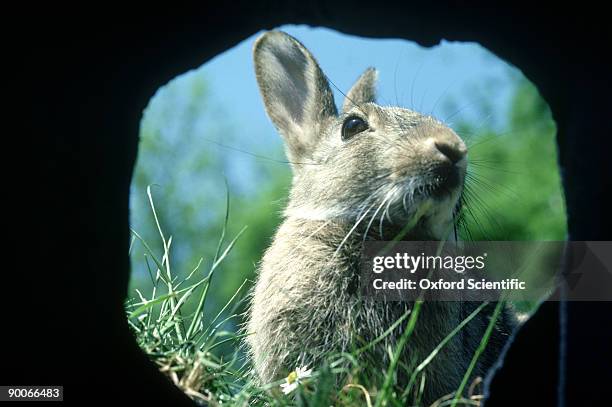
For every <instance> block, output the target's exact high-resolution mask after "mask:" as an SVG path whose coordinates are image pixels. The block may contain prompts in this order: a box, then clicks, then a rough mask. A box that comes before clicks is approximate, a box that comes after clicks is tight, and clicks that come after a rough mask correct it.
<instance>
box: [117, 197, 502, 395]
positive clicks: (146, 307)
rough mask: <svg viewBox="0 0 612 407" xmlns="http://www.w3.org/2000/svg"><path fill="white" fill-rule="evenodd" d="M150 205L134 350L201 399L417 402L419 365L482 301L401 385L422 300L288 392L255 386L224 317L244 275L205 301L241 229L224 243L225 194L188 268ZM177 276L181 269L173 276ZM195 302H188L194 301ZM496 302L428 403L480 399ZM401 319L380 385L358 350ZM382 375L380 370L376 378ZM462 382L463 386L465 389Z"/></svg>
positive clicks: (236, 317) (421, 381) (134, 308)
mask: <svg viewBox="0 0 612 407" xmlns="http://www.w3.org/2000/svg"><path fill="white" fill-rule="evenodd" d="M147 195H148V198H149V204H150V207H151V211H152V214H153V218H154V220H155V224H156V226H157V232H158V234H159V238H160V240H161V244H162V248H163V249H162V253H155V252H154V250H153V249H152V247H151V245H150V244H149V242H147V241H145V240H144V239H143V238H142V237H141V236H140V235H139V234H138V233H137V232H136V231H132V234H133V241H132V243H133V244H134V243H136V242H138V243H140V244H142V246H143V248H144V251H145V256H144V261H145V263H146V266H147V269H148V271H149V276H150V279H151V283H152V287H153V288H152V290H151V292H150V293H149V294H148V295H145V294H143V293H142V292H140V291H139V290H135V292H134V293H135V295H134V297H132V298H130V299H128V301H127V302H126V312H127V318H128V321H129V324H130V327H131V328H132V330H133V333H134V335H135V337H136V340H137V342H138V344H139V346H140V347H141V349H142V350H143V351H144V352H145V353H146V354H147V355H148V356H149V357H150V358H151V360H152V361H153V362H154V363H155V364H156V365H157V366H158V368H159V370H160V372H162V373H163V374H165V375H166V376H167V377H168V379H169V380H171V381H172V382H173V383H174V384H175V385H176V386H178V387H179V388H181V389H182V390H183V391H184V392H185V393H186V394H187V395H188V396H189V397H191V398H192V399H193V400H194V401H195V402H196V403H197V404H200V405H211V406H219V405H228V406H264V405H265V406H315V407H318V406H326V407H327V406H330V405H334V406H362V405H363V406H368V407H370V406H377V407H378V406H406V405H420V398H421V395H422V393H423V390H424V388H425V386H426V376H425V368H426V367H427V365H428V364H429V363H430V362H431V361H432V360H433V359H434V358H435V357H436V355H437V354H438V353H439V352H440V351H441V350H442V349H443V348H444V346H445V345H446V344H447V343H448V342H449V341H450V340H451V339H452V338H453V337H454V336H455V335H456V334H457V333H458V332H459V331H460V330H461V329H462V328H463V327H464V326H465V325H466V324H467V323H468V322H469V321H470V320H471V319H473V318H474V317H475V316H476V315H477V314H478V312H480V311H481V310H482V309H483V308H484V307H485V306H486V305H487V303H483V304H482V305H481V306H480V307H478V308H477V309H476V310H475V311H474V312H473V313H472V314H471V315H470V316H468V317H467V318H466V320H465V321H463V322H462V323H461V324H459V325H458V326H457V327H456V328H455V329H454V330H453V331H452V332H450V333H449V334H448V335H447V337H446V338H444V340H443V341H442V342H440V344H439V345H438V346H437V347H436V348H435V349H434V350H433V351H432V353H431V354H430V355H429V356H428V357H426V358H425V359H424V360H422V361H420V363H419V364H418V365H416V367H413V368H412V370H411V371H409V372H408V376H407V377H409V378H410V380H409V383H408V386H406V387H405V388H400V387H399V385H398V383H397V377H398V372H399V369H407V367H406V365H405V364H403V363H401V361H400V355H401V354H402V349H403V348H404V347H405V346H407V345H408V344H409V341H410V338H411V335H412V332H413V330H414V327H415V326H416V324H417V322H418V316H419V310H420V308H421V305H422V301H417V302H416V303H415V306H414V307H413V308H412V309H411V310H410V311H409V312H407V313H406V314H404V315H403V316H402V317H401V318H400V319H399V320H398V321H396V322H395V323H394V324H392V325H391V326H390V327H389V328H388V329H387V331H386V332H385V333H383V335H381V336H380V337H379V338H376V339H375V340H373V341H372V342H370V343H368V344H366V345H364V346H362V347H361V348H358V349H354V350H353V351H352V352H349V353H340V354H333V355H329V356H328V358H327V359H326V360H325V361H324V362H323V363H321V365H320V366H311V367H312V368H314V369H313V373H312V375H311V376H310V377H308V378H307V379H305V380H304V381H303V382H302V383H301V384H300V385H299V386H298V387H297V389H296V390H295V391H293V392H292V393H290V394H288V395H285V394H283V393H282V392H281V391H280V384H282V383H284V382H285V380H280V381H278V382H274V383H268V384H265V385H261V384H258V383H256V382H255V381H254V380H253V377H252V375H251V373H250V372H251V367H250V363H249V361H248V359H247V358H245V356H244V354H243V353H242V352H241V343H242V340H243V339H244V336H245V335H246V334H241V333H236V330H235V329H225V327H226V326H227V325H228V324H230V323H231V322H233V323H234V325H237V324H239V323H240V314H239V311H238V310H239V309H240V306H241V305H242V304H243V300H244V299H245V297H246V292H245V291H246V290H245V288H246V286H247V281H244V282H243V283H242V285H241V286H240V288H239V289H238V290H237V291H236V292H235V293H234V294H233V296H232V297H231V298H229V299H228V301H227V302H226V303H225V304H223V305H221V306H219V307H217V308H218V309H213V308H212V307H211V306H210V304H209V302H210V301H207V298H208V294H209V292H210V290H211V287H212V288H213V289H214V286H213V282H214V280H213V277H214V275H215V272H216V271H217V270H218V269H219V266H220V265H221V264H222V263H223V261H224V260H225V259H227V257H228V256H229V255H230V253H231V251H232V248H233V247H234V245H235V243H236V241H237V240H238V239H239V238H240V235H241V234H242V232H243V231H244V229H242V231H241V232H239V233H238V234H237V235H236V236H234V237H233V238H232V239H231V240H229V241H227V242H226V236H225V235H226V230H227V222H228V213H229V195H228V198H227V202H226V216H225V222H224V228H223V231H222V233H221V237H220V239H219V242H218V245H217V250H216V254H215V256H214V259H213V261H212V265H211V266H210V267H209V268H208V269H207V270H203V269H202V267H201V266H202V263H203V261H202V259H200V261H199V262H198V263H197V264H196V265H195V266H194V268H193V269H191V270H190V271H189V272H188V273H176V272H175V271H174V270H173V269H172V267H171V266H172V261H171V247H172V236H170V237H168V238H166V236H165V234H164V232H163V230H162V227H161V224H160V221H159V218H158V215H157V212H156V210H155V205H154V202H153V197H152V195H151V189H150V187H149V188H147ZM179 275H186V277H184V278H179V277H178V276H179ZM194 305H195V306H194ZM502 307H503V302H499V303H498V305H497V307H496V308H495V312H494V314H493V317H492V318H491V323H490V324H489V326H488V328H487V330H486V333H485V335H484V336H483V338H482V341H481V343H480V346H479V347H478V349H477V350H476V352H475V354H474V356H473V358H472V361H471V363H470V366H469V368H468V370H467V371H466V372H465V375H464V377H463V381H462V382H461V386H460V387H459V389H457V391H456V392H455V393H452V394H449V395H446V396H445V397H443V398H441V399H440V400H438V401H436V402H435V403H434V404H433V405H435V406H438V407H441V406H447V405H450V406H457V405H471V406H473V405H476V406H477V405H479V404H480V399H481V396H480V395H478V394H474V393H475V388H476V385H475V383H473V384H472V385H471V386H469V387H468V386H467V385H468V381H469V378H470V377H471V375H472V370H473V368H474V366H475V365H476V363H477V361H478V358H479V356H480V354H481V353H482V351H483V350H484V348H485V347H486V345H487V342H488V340H489V337H490V335H491V332H492V329H493V325H494V324H495V321H496V318H497V316H498V315H499V313H500V312H501V309H502ZM403 322H406V325H405V326H406V328H405V330H404V332H402V334H401V336H400V339H399V341H398V343H397V345H396V348H395V349H389V354H390V363H389V366H388V368H387V370H386V372H384V373H383V372H378V373H377V374H378V376H379V377H378V379H382V380H378V381H377V382H378V383H382V385H381V386H380V388H377V385H376V384H375V383H374V382H373V381H372V380H371V377H372V376H371V374H372V372H371V371H369V369H368V366H365V365H364V360H363V358H360V355H361V354H363V353H364V352H366V351H367V350H369V349H371V348H372V347H373V346H374V345H376V344H378V343H380V342H381V341H383V340H384V339H385V337H386V336H387V335H389V334H391V333H392V332H393V331H394V330H397V329H400V326H402V323H403ZM381 375H384V377H380V376H381ZM466 387H468V390H467V392H465V388H466Z"/></svg>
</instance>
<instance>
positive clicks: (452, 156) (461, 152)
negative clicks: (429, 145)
mask: <svg viewBox="0 0 612 407" xmlns="http://www.w3.org/2000/svg"><path fill="white" fill-rule="evenodd" d="M434 144H435V146H436V148H437V149H438V151H439V152H441V153H442V154H444V156H445V157H446V158H448V159H449V160H450V161H451V163H453V164H457V163H458V162H459V161H461V160H462V159H463V158H464V157H465V155H466V154H467V149H466V148H465V146H464V145H463V143H448V142H446V141H435V142H434Z"/></svg>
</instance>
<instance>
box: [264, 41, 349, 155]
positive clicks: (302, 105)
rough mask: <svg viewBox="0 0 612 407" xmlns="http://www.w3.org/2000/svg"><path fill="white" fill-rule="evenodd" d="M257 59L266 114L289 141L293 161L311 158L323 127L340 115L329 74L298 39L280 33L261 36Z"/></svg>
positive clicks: (288, 150) (288, 146) (286, 141)
mask: <svg viewBox="0 0 612 407" xmlns="http://www.w3.org/2000/svg"><path fill="white" fill-rule="evenodd" d="M253 57H254V60H255V75H256V76H257V83H258V84H259V90H260V91H261V95H262V96H263V100H264V104H265V107H266V112H267V113H268V116H270V119H272V122H273V123H274V125H275V126H276V128H277V130H278V131H279V133H280V134H281V135H282V136H283V138H284V139H285V144H286V146H287V152H288V155H289V159H290V160H291V161H294V160H299V159H300V158H307V157H308V156H310V155H311V154H312V151H313V149H314V147H315V145H316V144H317V142H318V141H319V137H320V136H321V129H322V127H323V125H324V124H325V123H326V121H327V120H328V119H329V118H330V117H335V116H336V115H337V114H338V113H337V110H336V105H335V103H334V97H333V94H332V92H331V90H330V88H329V84H328V82H327V79H326V78H325V75H323V72H322V71H321V68H319V65H318V64H317V61H316V60H315V59H314V57H313V56H312V55H311V54H310V52H309V51H308V50H307V49H306V48H305V47H304V46H303V45H302V44H301V43H300V42H299V41H298V40H296V39H295V38H293V37H291V36H289V35H288V34H285V33H284V32H280V31H270V32H267V33H265V34H264V35H262V36H261V37H259V39H258V40H257V41H256V42H255V45H254V48H253Z"/></svg>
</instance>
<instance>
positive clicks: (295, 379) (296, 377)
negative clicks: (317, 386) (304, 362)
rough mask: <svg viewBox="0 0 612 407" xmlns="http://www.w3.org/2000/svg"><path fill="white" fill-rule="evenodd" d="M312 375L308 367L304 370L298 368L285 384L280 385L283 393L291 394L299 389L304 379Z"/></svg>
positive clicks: (303, 368)
mask: <svg viewBox="0 0 612 407" xmlns="http://www.w3.org/2000/svg"><path fill="white" fill-rule="evenodd" d="M311 375H312V369H308V366H304V367H302V368H299V367H297V368H296V369H295V370H294V371H293V372H291V373H289V375H288V376H287V378H286V379H285V383H282V384H281V385H280V387H281V389H283V393H285V394H289V393H291V392H292V391H293V390H295V389H297V387H298V385H299V384H300V383H302V381H303V380H304V379H307V378H309V377H310V376H311Z"/></svg>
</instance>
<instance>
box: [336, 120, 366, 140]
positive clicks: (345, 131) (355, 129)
mask: <svg viewBox="0 0 612 407" xmlns="http://www.w3.org/2000/svg"><path fill="white" fill-rule="evenodd" d="M367 129H368V123H367V122H366V121H365V120H363V119H362V118H361V117H357V116H350V117H347V118H346V120H345V121H344V123H342V140H344V141H346V140H348V139H350V138H351V137H353V136H354V135H356V134H359V133H361V132H362V131H364V130H367Z"/></svg>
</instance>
